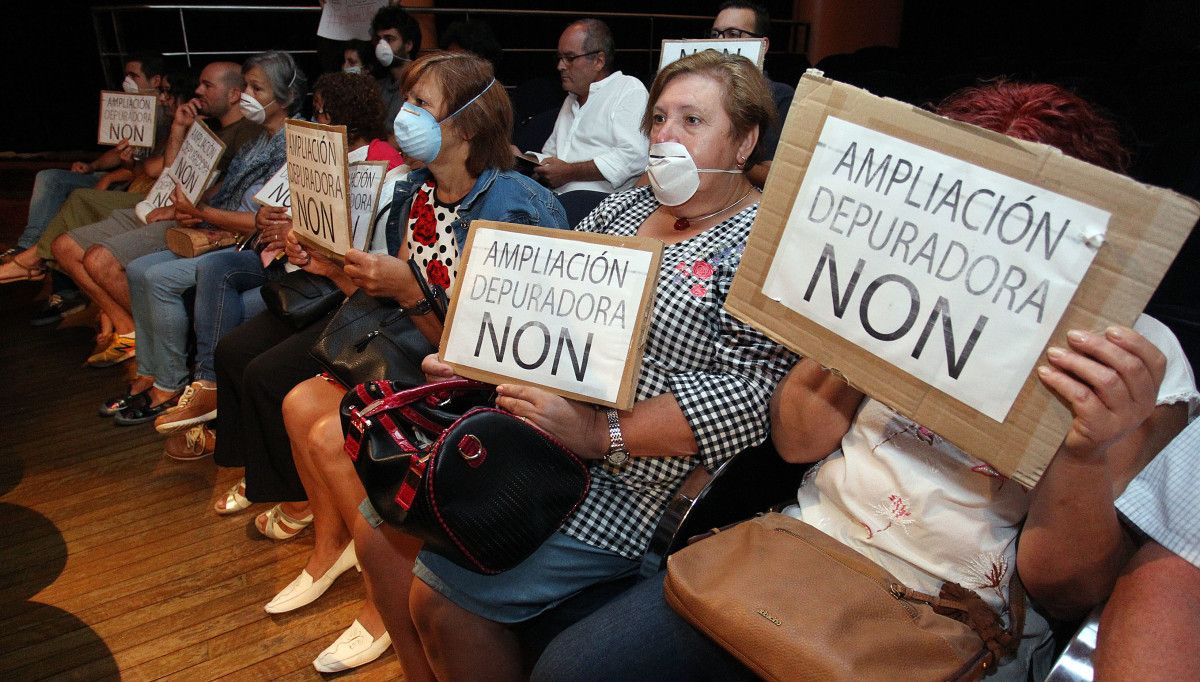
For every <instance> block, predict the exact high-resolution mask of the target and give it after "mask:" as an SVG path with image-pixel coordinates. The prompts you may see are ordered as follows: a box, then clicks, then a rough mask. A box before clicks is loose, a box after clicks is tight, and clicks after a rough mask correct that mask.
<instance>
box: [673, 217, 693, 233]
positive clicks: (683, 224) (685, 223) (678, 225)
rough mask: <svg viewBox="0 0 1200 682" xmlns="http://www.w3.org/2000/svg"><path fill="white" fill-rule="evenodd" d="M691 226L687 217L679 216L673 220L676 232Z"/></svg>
mask: <svg viewBox="0 0 1200 682" xmlns="http://www.w3.org/2000/svg"><path fill="white" fill-rule="evenodd" d="M691 226H692V222H691V221H690V220H688V219H687V218H680V219H678V220H676V221H675V231H676V232H683V231H684V230H686V229H688V228H689V227H691Z"/></svg>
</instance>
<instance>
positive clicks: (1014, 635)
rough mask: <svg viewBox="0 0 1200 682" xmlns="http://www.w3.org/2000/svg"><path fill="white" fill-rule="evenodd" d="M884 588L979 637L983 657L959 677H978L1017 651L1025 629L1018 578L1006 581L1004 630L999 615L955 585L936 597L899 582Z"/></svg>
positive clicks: (946, 586)
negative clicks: (1006, 617)
mask: <svg viewBox="0 0 1200 682" xmlns="http://www.w3.org/2000/svg"><path fill="white" fill-rule="evenodd" d="M888 587H889V589H890V590H891V592H892V594H893V595H894V596H895V597H896V598H897V599H909V600H911V601H919V602H924V603H926V604H929V605H930V606H931V607H933V611H934V613H937V614H940V615H943V616H947V617H950V618H953V619H954V620H957V621H959V622H961V623H963V624H965V625H966V626H967V627H969V628H971V629H972V630H974V631H975V634H977V635H979V638H980V639H982V640H983V644H984V647H985V648H984V651H983V652H981V653H982V654H983V655H982V656H980V657H979V658H978V659H976V661H974V662H973V665H970V666H968V667H969V668H971V669H970V670H964V671H962V673H963V675H962V677H963V678H966V679H973V678H976V677H980V676H982V675H983V673H984V672H985V671H987V670H989V669H990V668H992V667H994V666H995V665H996V664H997V663H998V662H999V661H1001V660H1002V659H1004V658H1005V657H1007V656H1011V655H1013V654H1015V653H1016V652H1017V647H1018V646H1019V645H1020V643H1021V635H1022V633H1023V632H1024V630H1025V588H1024V586H1023V585H1022V584H1021V580H1020V578H1018V577H1016V576H1013V578H1012V579H1011V580H1010V581H1009V594H1008V616H1009V627H1008V628H1007V629H1005V628H1004V625H1003V623H1002V622H1001V620H1000V616H999V614H997V613H996V612H995V611H993V610H992V608H991V607H990V606H988V605H987V602H985V601H983V598H982V597H980V596H979V594H978V593H976V592H975V591H974V590H969V589H967V588H965V587H963V586H962V585H959V584H958V583H952V582H947V583H943V584H942V589H941V591H940V592H939V593H938V595H937V596H936V597H935V596H933V595H931V594H925V593H924V592H918V591H917V590H914V589H912V588H910V587H906V586H904V585H902V584H900V583H892V584H891V585H889V586H888Z"/></svg>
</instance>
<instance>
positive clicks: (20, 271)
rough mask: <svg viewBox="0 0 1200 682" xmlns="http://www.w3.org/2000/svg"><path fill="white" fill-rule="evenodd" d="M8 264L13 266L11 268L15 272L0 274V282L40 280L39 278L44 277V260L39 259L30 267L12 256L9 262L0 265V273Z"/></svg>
mask: <svg viewBox="0 0 1200 682" xmlns="http://www.w3.org/2000/svg"><path fill="white" fill-rule="evenodd" d="M10 265H11V266H13V267H12V268H11V269H12V270H14V271H15V274H9V275H3V274H0V284H9V283H11V282H40V281H41V280H43V279H46V263H45V261H42V260H39V261H38V262H37V263H35V264H34V265H33V267H30V266H28V265H25V264H24V263H22V262H21V261H19V260H17V259H16V258H13V259H12V260H10V261H9V262H7V263H5V264H4V265H2V266H0V273H2V272H3V271H4V270H5V269H9V268H8V266H10Z"/></svg>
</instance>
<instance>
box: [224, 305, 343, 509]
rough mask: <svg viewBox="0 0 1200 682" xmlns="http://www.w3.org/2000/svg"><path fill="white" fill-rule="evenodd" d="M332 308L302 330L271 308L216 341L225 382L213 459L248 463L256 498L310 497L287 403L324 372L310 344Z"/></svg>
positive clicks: (248, 485) (297, 499) (249, 481)
mask: <svg viewBox="0 0 1200 682" xmlns="http://www.w3.org/2000/svg"><path fill="white" fill-rule="evenodd" d="M335 311H336V308H335ZM332 316H333V311H331V312H330V313H329V314H327V315H326V316H325V317H323V318H321V319H319V320H317V321H316V322H313V323H312V324H310V325H309V326H308V327H305V328H304V329H301V330H299V331H296V330H295V329H293V328H292V327H291V325H289V324H288V323H286V322H284V321H282V320H280V319H279V318H277V317H275V316H274V315H273V314H272V313H271V312H270V311H266V312H263V313H261V314H259V315H258V316H256V317H254V318H251V319H249V320H247V321H246V322H245V323H243V324H242V325H240V326H239V327H237V328H236V329H234V330H233V331H231V332H229V333H228V334H226V335H225V336H224V337H223V338H222V339H221V341H220V343H218V344H217V350H216V372H217V386H218V388H219V389H220V390H218V391H217V433H218V437H217V449H216V452H215V453H214V455H213V459H214V460H215V461H216V463H217V464H218V465H220V466H225V467H245V468H246V497H248V498H249V499H250V500H252V501H254V502H300V501H303V500H306V499H308V496H307V494H306V493H305V492H304V485H303V484H302V483H301V482H300V474H299V473H297V472H296V463H295V461H294V460H293V459H292V447H291V443H290V442H289V441H288V435H287V430H286V429H285V428H284V426H283V412H282V409H281V407H282V405H283V398H284V396H286V395H287V394H288V391H290V390H292V389H293V388H295V387H296V385H297V384H299V383H300V382H302V381H304V380H306V379H310V378H312V377H314V376H316V375H317V374H318V373H320V372H321V370H322V368H321V366H320V365H319V364H317V361H316V360H314V359H312V357H311V356H310V355H309V354H308V351H309V349H310V348H312V347H313V344H314V343H315V342H316V340H317V338H318V337H319V336H320V335H321V332H322V331H324V330H325V325H326V324H327V323H328V322H329V318H330V317H332Z"/></svg>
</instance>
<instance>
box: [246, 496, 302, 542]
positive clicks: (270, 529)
mask: <svg viewBox="0 0 1200 682" xmlns="http://www.w3.org/2000/svg"><path fill="white" fill-rule="evenodd" d="M312 522H313V514H312V512H311V511H310V512H309V513H308V516H307V517H306V518H303V519H294V518H292V517H290V516H288V515H287V512H285V511H283V505H282V504H277V505H275V506H274V507H271V508H270V509H268V510H267V511H265V512H263V513H261V514H259V515H258V517H257V518H256V519H254V527H255V528H257V529H258V532H260V533H262V534H263V535H265V536H267V537H269V538H271V539H272V540H290V539H292V538H294V537H296V536H297V535H299V534H300V531H302V530H304V529H305V528H308V526H309V524H311V523H312Z"/></svg>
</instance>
